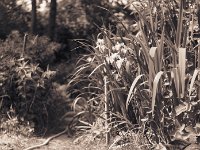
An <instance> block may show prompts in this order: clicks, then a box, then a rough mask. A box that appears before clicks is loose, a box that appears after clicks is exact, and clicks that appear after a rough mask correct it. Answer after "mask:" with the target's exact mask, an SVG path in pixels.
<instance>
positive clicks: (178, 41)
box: [176, 0, 183, 48]
mask: <svg viewBox="0 0 200 150" xmlns="http://www.w3.org/2000/svg"><path fill="white" fill-rule="evenodd" d="M182 25H183V0H180V8H179V20H178V27H177V31H176V47H177V48H179V47H180V42H181V33H182Z"/></svg>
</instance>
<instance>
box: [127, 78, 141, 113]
mask: <svg viewBox="0 0 200 150" xmlns="http://www.w3.org/2000/svg"><path fill="white" fill-rule="evenodd" d="M143 75H144V74H142V75H139V76H137V77H136V78H135V80H134V81H133V83H132V85H131V88H130V90H129V93H128V97H127V100H126V109H127V110H128V105H129V103H130V100H131V99H130V98H131V95H132V92H133V90H134V88H135V85H136V84H137V82H138V80H139V79H140V78H141V77H142V76H143Z"/></svg>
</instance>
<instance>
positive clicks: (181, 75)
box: [69, 0, 200, 149]
mask: <svg viewBox="0 0 200 150" xmlns="http://www.w3.org/2000/svg"><path fill="white" fill-rule="evenodd" d="M137 3H140V4H141V5H140V7H139V8H138V7H136V5H135V2H133V3H130V4H128V5H127V6H126V8H129V9H131V10H132V11H133V14H135V15H137V16H138V17H137V20H136V23H137V24H136V25H137V28H138V32H137V33H136V34H132V33H131V31H129V30H127V29H126V28H125V26H124V25H123V24H122V26H123V27H124V29H123V31H126V32H125V33H123V34H119V33H121V32H117V34H114V33H112V32H111V31H110V30H107V29H105V28H104V29H101V33H100V34H99V35H98V36H97V39H96V43H95V44H94V45H93V46H90V45H85V46H86V47H87V49H88V50H89V51H90V53H89V54H88V55H85V56H83V57H82V58H81V59H80V61H79V62H78V63H77V68H76V72H75V73H74V74H73V78H72V80H71V82H70V83H69V84H70V85H71V87H73V88H74V89H75V90H73V94H74V95H75V96H76V97H75V100H74V105H73V107H74V110H75V112H77V116H78V117H79V120H78V121H79V123H80V124H81V125H86V126H90V127H89V128H91V126H92V125H93V124H94V123H93V122H94V121H95V120H98V119H97V118H101V119H103V120H104V127H106V128H105V130H104V132H103V131H102V132H95V133H99V134H100V133H101V134H103V133H104V134H106V133H108V132H109V133H110V134H111V133H113V132H114V131H116V132H117V133H118V132H120V133H122V131H123V132H124V131H125V132H127V133H128V132H132V133H135V134H139V133H142V136H143V139H144V143H145V141H148V142H146V144H144V145H143V148H156V149H161V148H164V149H166V148H177V147H178V148H180V149H181V148H184V147H186V146H187V145H189V144H191V143H195V142H197V138H198V137H199V131H200V130H199V125H200V120H199V119H200V115H199V111H198V110H199V107H200V105H199V57H200V55H199V48H198V47H199V46H198V45H197V44H195V43H197V41H198V40H197V39H195V38H194V37H193V33H194V32H195V30H196V29H197V28H198V26H197V19H198V18H197V16H196V11H197V1H196V2H195V1H184V0H180V1H173V0H166V1H159V0H156V1H155V0H148V1H144V2H137ZM119 23H121V22H119ZM105 77H106V78H107V82H106V83H105V82H104V78H105ZM105 86H106V87H107V88H106V89H107V91H106V92H105ZM105 93H106V94H105ZM105 97H106V98H107V104H108V107H109V109H108V111H105V109H104V105H105ZM106 114H107V115H108V116H109V117H108V116H107V115H106ZM106 116H107V117H106ZM132 137H133V136H132ZM127 143H130V144H131V143H133V142H130V137H129V141H128V142H127ZM133 147H134V146H133ZM141 149H142V148H141Z"/></svg>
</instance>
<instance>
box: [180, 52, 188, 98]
mask: <svg viewBox="0 0 200 150" xmlns="http://www.w3.org/2000/svg"><path fill="white" fill-rule="evenodd" d="M185 69H186V48H179V71H180V81H181V82H180V84H181V95H180V96H181V98H183V97H184V94H185Z"/></svg>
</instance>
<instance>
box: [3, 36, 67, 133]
mask: <svg viewBox="0 0 200 150" xmlns="http://www.w3.org/2000/svg"><path fill="white" fill-rule="evenodd" d="M31 37H32V36H29V38H28V39H27V42H26V48H25V51H24V50H23V38H22V37H21V36H20V34H19V33H18V32H13V34H11V35H10V36H9V38H8V39H7V40H6V41H4V42H3V41H2V43H1V48H0V51H1V61H0V63H1V66H0V71H1V76H0V77H1V78H0V86H1V89H2V90H1V91H0V95H1V101H0V110H1V113H2V114H5V116H7V115H6V114H7V113H8V112H9V111H10V108H12V109H13V110H14V111H15V113H16V117H17V118H18V119H19V120H27V121H30V122H32V123H34V128H35V131H36V132H44V131H45V130H46V129H47V127H48V125H49V124H51V123H52V122H53V121H54V120H52V119H51V118H52V117H53V115H55V117H53V118H56V115H58V114H59V112H60V111H63V109H64V108H63V109H62V110H61V109H57V107H58V106H59V105H60V102H59V101H56V98H55V97H53V96H52V95H51V94H50V92H52V91H54V90H55V89H54V88H53V85H52V82H53V79H54V78H55V77H56V72H55V71H51V70H50V67H49V65H47V63H51V62H53V60H55V58H54V57H55V55H54V50H55V49H57V47H58V46H59V45H57V47H56V43H50V42H49V40H48V39H47V38H45V37H39V38H38V37H36V38H33V37H32V38H33V39H31ZM37 38H38V39H37ZM37 40H38V41H37ZM53 58H54V59H53ZM49 59H50V61H47V60H49ZM39 63H40V64H39ZM55 108H56V109H57V111H56V110H55ZM60 108H61V107H60ZM53 112H54V113H53ZM49 114H50V115H49ZM11 118H12V117H11ZM49 118H50V119H49Z"/></svg>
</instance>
